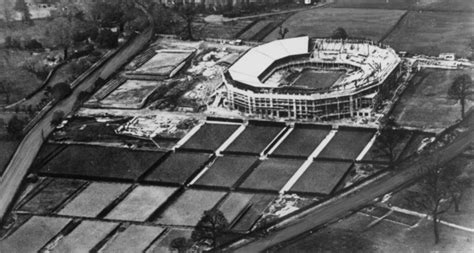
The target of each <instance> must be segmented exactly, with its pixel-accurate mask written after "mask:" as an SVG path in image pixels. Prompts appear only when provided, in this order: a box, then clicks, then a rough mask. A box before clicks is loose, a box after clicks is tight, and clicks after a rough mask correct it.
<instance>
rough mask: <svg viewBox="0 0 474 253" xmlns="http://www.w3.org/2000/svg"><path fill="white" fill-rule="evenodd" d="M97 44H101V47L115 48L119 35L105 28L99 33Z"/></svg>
mask: <svg viewBox="0 0 474 253" xmlns="http://www.w3.org/2000/svg"><path fill="white" fill-rule="evenodd" d="M96 42H97V43H98V44H99V47H102V48H114V47H116V46H117V45H118V33H115V32H112V31H111V30H110V29H107V28H104V29H102V30H101V31H100V32H99V35H98V36H97V39H96Z"/></svg>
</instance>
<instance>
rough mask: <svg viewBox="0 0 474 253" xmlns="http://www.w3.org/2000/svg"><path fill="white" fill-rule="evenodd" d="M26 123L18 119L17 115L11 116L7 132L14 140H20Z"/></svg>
mask: <svg viewBox="0 0 474 253" xmlns="http://www.w3.org/2000/svg"><path fill="white" fill-rule="evenodd" d="M26 123H27V122H26V121H25V120H22V119H20V118H19V117H18V116H17V115H13V117H12V118H11V119H10V121H8V124H7V132H8V133H9V134H10V135H11V136H13V137H15V138H20V137H22V136H23V128H25V125H26Z"/></svg>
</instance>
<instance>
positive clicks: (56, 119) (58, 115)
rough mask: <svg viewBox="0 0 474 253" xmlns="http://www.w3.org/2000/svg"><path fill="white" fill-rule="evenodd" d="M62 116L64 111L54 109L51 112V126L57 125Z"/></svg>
mask: <svg viewBox="0 0 474 253" xmlns="http://www.w3.org/2000/svg"><path fill="white" fill-rule="evenodd" d="M63 118H64V112H63V111H55V112H54V114H53V118H52V119H51V126H57V125H59V124H60V123H61V122H62V121H63Z"/></svg>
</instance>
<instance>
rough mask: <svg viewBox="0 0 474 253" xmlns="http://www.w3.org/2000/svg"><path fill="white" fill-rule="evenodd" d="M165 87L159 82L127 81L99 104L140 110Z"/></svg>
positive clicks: (107, 106)
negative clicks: (158, 90)
mask: <svg viewBox="0 0 474 253" xmlns="http://www.w3.org/2000/svg"><path fill="white" fill-rule="evenodd" d="M163 85H164V83H162V82H157V81H144V80H127V81H126V82H125V83H123V84H122V85H120V87H118V88H117V89H116V90H114V91H112V93H110V94H109V95H108V96H107V97H105V98H104V99H102V100H101V101H100V102H99V104H100V106H101V107H106V108H127V109H139V108H142V107H143V106H144V105H145V102H146V100H147V99H148V97H150V95H151V94H152V93H153V91H154V90H156V89H158V88H159V87H160V86H163Z"/></svg>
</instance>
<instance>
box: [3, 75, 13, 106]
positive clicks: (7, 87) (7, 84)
mask: <svg viewBox="0 0 474 253" xmlns="http://www.w3.org/2000/svg"><path fill="white" fill-rule="evenodd" d="M12 92H13V83H12V82H11V81H9V80H0V94H3V95H4V96H5V104H9V103H10V102H11V101H10V99H11V94H12Z"/></svg>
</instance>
